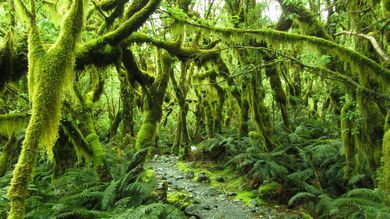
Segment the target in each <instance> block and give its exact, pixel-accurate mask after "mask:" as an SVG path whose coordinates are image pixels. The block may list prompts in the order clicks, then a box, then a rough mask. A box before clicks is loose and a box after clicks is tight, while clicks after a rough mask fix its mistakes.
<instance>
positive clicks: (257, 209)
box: [251, 207, 259, 213]
mask: <svg viewBox="0 0 390 219" xmlns="http://www.w3.org/2000/svg"><path fill="white" fill-rule="evenodd" d="M251 211H252V213H256V212H258V211H259V208H257V207H254V208H252V209H251Z"/></svg>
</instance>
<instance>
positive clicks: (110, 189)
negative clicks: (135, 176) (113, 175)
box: [102, 180, 120, 210]
mask: <svg viewBox="0 0 390 219" xmlns="http://www.w3.org/2000/svg"><path fill="white" fill-rule="evenodd" d="M119 183H120V180H113V181H111V183H110V185H109V186H107V188H106V189H105V190H104V192H103V198H102V209H103V210H107V209H108V208H109V207H111V206H112V204H113V203H114V202H115V198H116V195H117V190H118V187H119Z"/></svg>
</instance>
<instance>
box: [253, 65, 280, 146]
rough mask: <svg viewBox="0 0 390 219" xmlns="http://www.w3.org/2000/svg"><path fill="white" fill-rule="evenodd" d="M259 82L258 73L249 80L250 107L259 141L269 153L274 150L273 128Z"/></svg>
mask: <svg viewBox="0 0 390 219" xmlns="http://www.w3.org/2000/svg"><path fill="white" fill-rule="evenodd" d="M261 80H262V78H261V75H260V72H256V73H255V74H254V75H253V77H252V79H251V92H250V93H251V107H252V112H253V119H254V121H255V123H256V131H257V134H258V136H259V138H260V139H259V140H260V142H261V143H262V144H263V145H264V147H265V148H266V149H267V150H268V151H271V150H272V149H273V148H274V143H273V141H272V131H273V130H272V129H273V128H272V123H271V119H270V114H269V112H268V109H267V107H266V106H265V104H264V94H263V93H262V89H263V88H262V82H261Z"/></svg>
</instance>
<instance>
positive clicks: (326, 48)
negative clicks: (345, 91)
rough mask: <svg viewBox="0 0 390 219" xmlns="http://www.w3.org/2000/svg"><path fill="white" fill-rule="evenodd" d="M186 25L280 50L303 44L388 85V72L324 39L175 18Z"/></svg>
mask: <svg viewBox="0 0 390 219" xmlns="http://www.w3.org/2000/svg"><path fill="white" fill-rule="evenodd" d="M176 19H178V20H180V21H182V22H184V23H186V24H189V25H192V26H194V27H198V28H203V29H206V30H210V31H214V32H217V33H220V34H222V35H224V36H225V37H231V38H235V39H240V38H243V37H244V36H249V37H254V38H256V39H259V40H264V41H266V42H267V44H269V45H271V46H273V47H276V48H280V47H281V46H286V45H293V46H294V45H297V44H299V43H304V44H305V45H307V46H310V47H313V48H316V49H318V50H320V51H321V52H322V53H324V54H327V55H331V56H334V55H336V56H337V57H338V58H339V59H340V60H342V61H344V62H347V63H349V64H351V66H352V67H353V70H354V71H359V72H362V73H364V74H372V75H373V76H376V77H377V78H378V79H380V80H382V81H383V82H384V83H386V84H389V83H390V70H388V69H386V68H384V67H383V66H381V65H380V64H378V63H376V62H375V61H374V60H372V59H370V58H368V57H366V56H364V55H362V54H360V53H358V52H356V51H354V50H351V49H349V48H346V47H344V46H341V45H339V44H336V43H334V42H331V41H329V40H326V39H322V38H319V37H314V36H306V35H300V34H295V33H287V32H284V31H277V30H272V29H259V30H252V29H238V28H222V27H210V26H206V25H202V24H196V23H193V22H190V21H187V20H182V19H179V18H176Z"/></svg>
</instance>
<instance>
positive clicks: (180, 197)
mask: <svg viewBox="0 0 390 219" xmlns="http://www.w3.org/2000/svg"><path fill="white" fill-rule="evenodd" d="M167 201H168V203H171V204H172V205H174V206H176V207H177V208H181V209H184V208H186V207H187V206H189V205H190V204H191V198H190V194H189V193H184V192H179V191H174V192H168V193H167Z"/></svg>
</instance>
